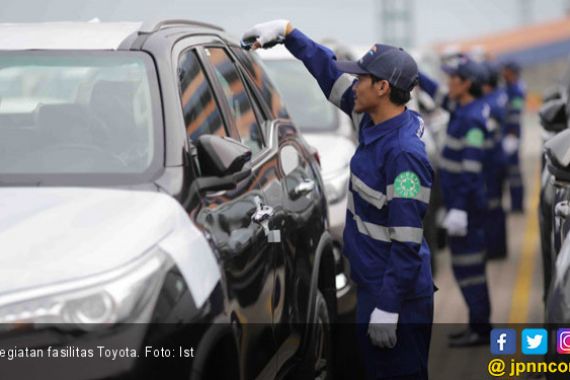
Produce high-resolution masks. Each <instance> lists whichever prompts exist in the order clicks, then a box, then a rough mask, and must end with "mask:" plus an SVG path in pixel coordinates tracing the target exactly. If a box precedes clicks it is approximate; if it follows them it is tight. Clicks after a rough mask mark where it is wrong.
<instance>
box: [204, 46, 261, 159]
mask: <svg viewBox="0 0 570 380" xmlns="http://www.w3.org/2000/svg"><path fill="white" fill-rule="evenodd" d="M206 55H207V56H208V57H209V59H210V62H211V63H212V66H213V68H214V72H215V74H216V77H217V78H218V81H219V82H220V84H221V86H222V89H223V91H224V95H225V98H226V100H227V102H228V106H229V109H230V112H231V117H232V118H233V120H234V122H235V126H236V128H237V132H238V134H239V136H240V139H241V142H242V143H243V144H245V145H247V146H248V147H249V148H250V149H251V151H252V153H253V154H255V153H257V152H259V151H260V150H261V148H262V146H263V137H262V135H261V132H260V130H261V129H260V128H259V123H258V121H257V118H256V115H255V111H254V107H253V104H252V102H251V99H250V98H249V95H248V93H247V91H246V89H245V85H244V83H243V81H242V79H241V77H240V76H239V74H238V71H237V67H236V66H235V65H234V63H233V62H232V61H231V59H230V57H229V56H228V54H227V53H226V51H225V50H224V49H222V48H209V49H206Z"/></svg>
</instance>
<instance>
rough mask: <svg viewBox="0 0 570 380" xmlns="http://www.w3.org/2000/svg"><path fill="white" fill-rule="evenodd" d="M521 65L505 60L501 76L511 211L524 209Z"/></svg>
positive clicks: (523, 87)
mask: <svg viewBox="0 0 570 380" xmlns="http://www.w3.org/2000/svg"><path fill="white" fill-rule="evenodd" d="M520 73H521V67H520V65H519V64H518V63H517V62H514V61H511V62H506V63H505V64H504V66H503V78H504V79H505V89H506V92H507V96H508V103H507V115H506V121H505V131H504V137H503V149H504V150H505V154H506V155H507V162H508V183H509V187H510V189H511V212H523V211H524V204H523V202H524V183H523V178H522V173H521V167H520V146H521V141H522V140H521V136H522V128H521V125H522V115H523V111H524V104H525V86H524V84H523V83H522V81H521V79H520Z"/></svg>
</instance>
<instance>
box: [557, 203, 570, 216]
mask: <svg viewBox="0 0 570 380" xmlns="http://www.w3.org/2000/svg"><path fill="white" fill-rule="evenodd" d="M554 214H555V215H556V216H559V217H561V218H564V219H566V218H568V216H570V205H569V204H568V201H563V202H559V203H557V204H556V206H555V207H554Z"/></svg>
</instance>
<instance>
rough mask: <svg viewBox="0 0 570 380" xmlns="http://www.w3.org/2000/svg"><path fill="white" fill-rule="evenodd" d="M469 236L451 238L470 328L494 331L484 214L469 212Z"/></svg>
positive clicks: (454, 265) (455, 268) (450, 245)
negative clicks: (491, 329) (491, 321)
mask: <svg viewBox="0 0 570 380" xmlns="http://www.w3.org/2000/svg"><path fill="white" fill-rule="evenodd" d="M468 214H469V221H468V226H467V235H466V236H450V237H449V248H450V250H451V265H452V268H453V274H454V276H455V279H456V281H457V284H458V285H459V288H460V289H461V293H462V294H463V298H464V299H465V302H466V303H467V307H468V309H469V325H470V327H471V328H472V329H473V330H475V331H478V332H480V333H483V334H485V333H488V332H489V330H490V322H489V319H490V315H491V303H490V301H489V290H488V287H487V275H486V271H485V267H486V252H485V232H484V228H483V221H484V215H477V213H476V212H475V211H473V212H468Z"/></svg>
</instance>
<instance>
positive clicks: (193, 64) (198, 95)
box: [178, 52, 226, 141]
mask: <svg viewBox="0 0 570 380" xmlns="http://www.w3.org/2000/svg"><path fill="white" fill-rule="evenodd" d="M178 79H179V90H180V100H181V102H182V111H183V112H184V123H185V125H186V133H187V134H188V136H189V137H190V138H191V139H192V140H193V141H194V140H196V139H197V138H198V137H200V136H201V135H203V134H211V135H218V136H226V131H225V129H224V124H223V121H222V117H221V113H220V110H219V109H218V105H217V104H216V100H215V98H214V95H213V92H212V89H211V88H210V85H209V84H208V81H207V79H206V76H205V75H204V71H203V70H202V67H201V66H200V63H199V61H198V58H197V57H196V55H195V54H194V53H193V52H187V53H184V54H183V55H182V56H181V57H180V60H179V63H178Z"/></svg>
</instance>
